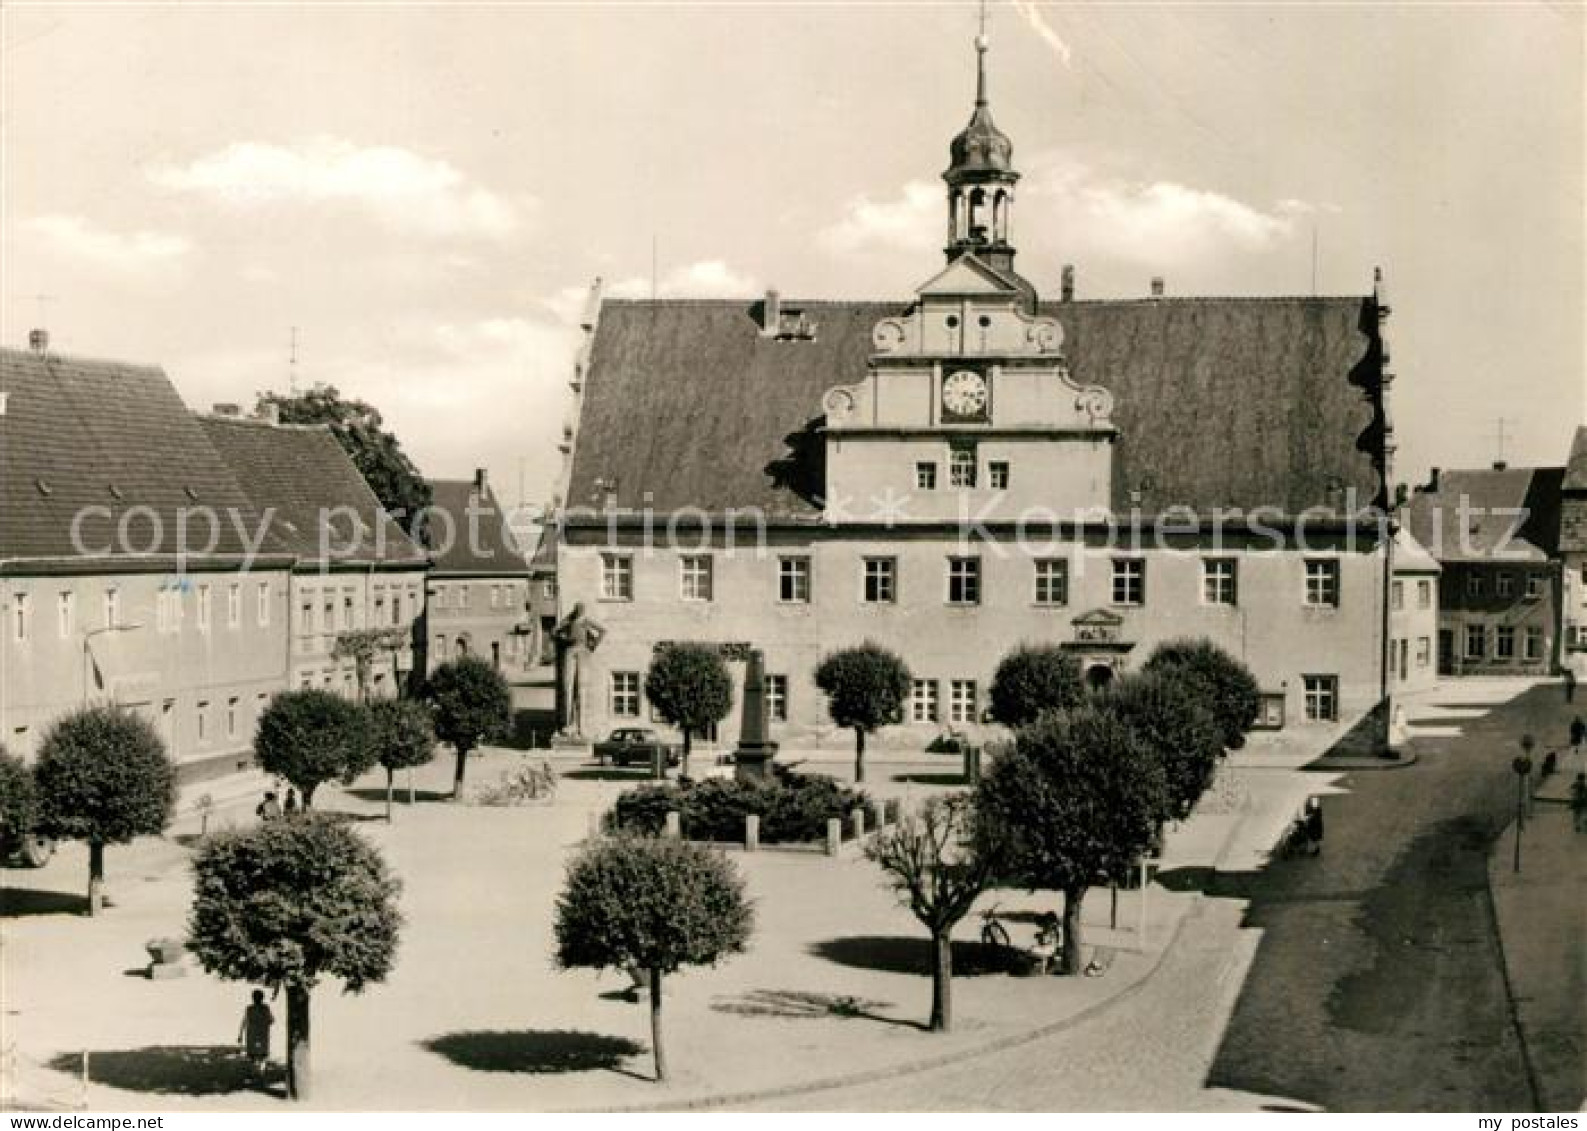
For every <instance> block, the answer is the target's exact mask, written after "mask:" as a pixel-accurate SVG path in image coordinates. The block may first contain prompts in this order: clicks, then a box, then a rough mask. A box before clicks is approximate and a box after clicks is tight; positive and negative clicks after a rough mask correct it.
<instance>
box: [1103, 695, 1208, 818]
mask: <svg viewBox="0 0 1587 1131" xmlns="http://www.w3.org/2000/svg"><path fill="white" fill-rule="evenodd" d="M1100 705H1101V706H1102V708H1103V709H1104V710H1106V711H1108V712H1109V713H1111V714H1113V715H1115V716H1116V717H1118V718H1119V719H1121V720H1123V722H1124V723H1125V725H1127V726H1129V727H1130V728H1131V729H1133V730H1134V731H1135V732H1136V733H1137V734H1139V735H1141V737H1143V738H1144V739H1146V741H1147V742H1148V743H1149V744H1150V745H1151V747H1152V749H1154V750H1155V751H1157V756H1158V757H1159V758H1160V759H1161V760H1162V763H1163V772H1164V774H1165V776H1166V778H1167V785H1168V803H1169V808H1168V812H1167V813H1166V814H1164V815H1165V817H1167V818H1169V819H1178V818H1181V817H1184V816H1187V815H1188V814H1189V813H1190V811H1191V809H1193V808H1194V807H1195V804H1196V802H1197V801H1198V800H1200V799H1201V795H1202V794H1203V793H1205V792H1206V791H1207V787H1208V786H1210V785H1211V784H1212V777H1213V774H1214V773H1216V772H1217V769H1218V759H1220V758H1222V757H1223V731H1222V729H1221V728H1220V727H1219V726H1218V720H1217V719H1215V718H1213V716H1212V712H1211V711H1210V710H1209V709H1208V707H1207V703H1206V700H1205V698H1204V696H1203V694H1202V692H1201V688H1200V685H1199V684H1193V683H1187V682H1185V681H1184V680H1183V679H1182V677H1181V674H1180V672H1179V671H1178V670H1177V669H1165V670H1160V671H1145V672H1137V673H1134V674H1131V675H1127V676H1125V677H1124V678H1122V679H1120V680H1118V681H1117V682H1116V683H1114V684H1113V686H1112V687H1110V688H1108V690H1107V691H1106V693H1105V694H1104V695H1103V696H1102V698H1101V700H1100Z"/></svg>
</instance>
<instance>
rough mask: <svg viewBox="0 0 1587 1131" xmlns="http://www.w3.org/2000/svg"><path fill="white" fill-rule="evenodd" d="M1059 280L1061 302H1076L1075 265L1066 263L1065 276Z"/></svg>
mask: <svg viewBox="0 0 1587 1131" xmlns="http://www.w3.org/2000/svg"><path fill="white" fill-rule="evenodd" d="M1059 279H1060V282H1059V283H1058V297H1059V300H1060V301H1062V302H1073V301H1074V300H1075V265H1074V264H1073V263H1065V264H1064V269H1063V274H1062V275H1061V276H1059Z"/></svg>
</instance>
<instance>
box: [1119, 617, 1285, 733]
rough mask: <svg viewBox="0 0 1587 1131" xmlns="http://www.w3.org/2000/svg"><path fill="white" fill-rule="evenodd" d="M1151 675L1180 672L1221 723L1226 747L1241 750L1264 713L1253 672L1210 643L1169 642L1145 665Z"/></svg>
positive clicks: (1260, 694)
mask: <svg viewBox="0 0 1587 1131" xmlns="http://www.w3.org/2000/svg"><path fill="white" fill-rule="evenodd" d="M1145 670H1146V671H1149V672H1167V671H1173V672H1177V673H1178V674H1179V675H1180V676H1181V678H1183V679H1186V680H1188V681H1190V682H1192V683H1193V684H1195V685H1196V686H1197V688H1198V691H1199V692H1200V694H1201V695H1202V697H1203V698H1204V700H1205V702H1206V705H1207V709H1208V710H1209V711H1211V712H1212V717H1213V718H1214V719H1216V720H1217V721H1218V727H1219V729H1220V730H1221V731H1222V733H1223V746H1224V747H1225V748H1226V749H1229V750H1238V749H1240V747H1242V746H1244V745H1245V732H1246V731H1248V730H1250V729H1251V725H1252V724H1253V723H1255V722H1256V716H1257V715H1258V713H1260V711H1261V710H1262V689H1261V688H1260V687H1259V686H1258V684H1257V682H1256V677H1255V676H1253V675H1252V674H1251V670H1250V669H1249V668H1247V667H1246V666H1245V665H1244V664H1242V663H1241V662H1240V661H1239V660H1236V659H1235V658H1234V657H1233V656H1231V655H1229V653H1227V652H1225V651H1224V650H1223V649H1222V648H1219V647H1218V646H1217V645H1216V644H1214V643H1213V642H1212V641H1210V640H1189V639H1186V640H1170V641H1167V642H1166V643H1163V644H1159V645H1158V646H1157V649H1156V651H1154V652H1153V653H1152V655H1151V658H1150V659H1148V660H1147V661H1146V666H1145Z"/></svg>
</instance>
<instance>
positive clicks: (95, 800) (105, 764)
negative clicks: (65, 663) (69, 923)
mask: <svg viewBox="0 0 1587 1131" xmlns="http://www.w3.org/2000/svg"><path fill="white" fill-rule="evenodd" d="M33 781H34V784H35V786H36V787H37V789H38V798H39V830H40V831H41V832H43V833H44V834H45V835H46V836H54V837H62V838H69V839H73V840H85V841H87V842H88V914H90V915H97V914H98V913H99V910H100V907H101V905H102V903H103V901H104V883H105V846H106V845H107V844H126V843H127V842H128V841H130V840H131V839H132V838H133V837H136V836H153V835H154V834H156V833H159V832H160V831H162V830H163V829H164V828H165V826H166V825H168V824H170V823H171V817H172V815H173V813H174V812H175V809H176V767H175V766H174V765H173V764H172V762H171V759H170V758H169V757H167V755H166V753H165V744H164V743H163V742H161V741H160V736H159V735H158V734H156V733H155V730H154V727H153V725H152V724H151V723H149V722H148V720H146V719H144V718H142V717H141V716H139V715H135V714H133V713H132V712H131V711H128V710H126V709H125V708H123V707H113V706H100V707H84V708H82V709H81V710H78V711H74V712H72V713H71V714H69V715H66V716H65V717H63V718H62V719H60V720H59V721H58V722H56V723H55V724H54V725H53V726H52V727H50V729H49V731H48V732H47V733H46V734H45V735H44V743H43V745H42V746H41V747H40V748H39V758H38V763H37V765H35V766H34V768H33Z"/></svg>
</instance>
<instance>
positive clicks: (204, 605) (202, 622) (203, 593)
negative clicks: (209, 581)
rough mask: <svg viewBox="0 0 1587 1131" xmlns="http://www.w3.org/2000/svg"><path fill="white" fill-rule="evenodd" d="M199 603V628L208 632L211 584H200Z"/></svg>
mask: <svg viewBox="0 0 1587 1131" xmlns="http://www.w3.org/2000/svg"><path fill="white" fill-rule="evenodd" d="M197 605H198V630H199V631H200V632H208V631H209V586H208V585H200V586H199V587H198V600H197Z"/></svg>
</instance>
